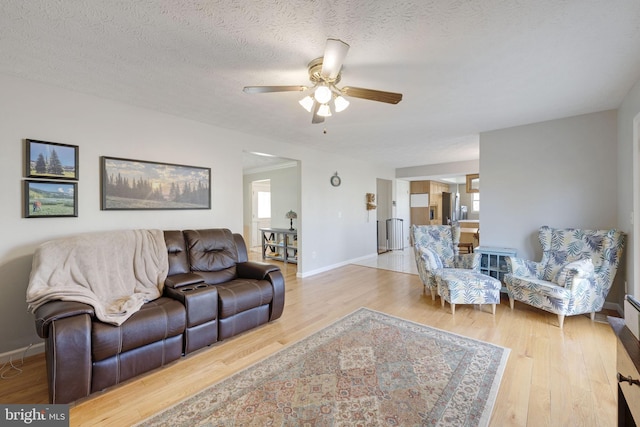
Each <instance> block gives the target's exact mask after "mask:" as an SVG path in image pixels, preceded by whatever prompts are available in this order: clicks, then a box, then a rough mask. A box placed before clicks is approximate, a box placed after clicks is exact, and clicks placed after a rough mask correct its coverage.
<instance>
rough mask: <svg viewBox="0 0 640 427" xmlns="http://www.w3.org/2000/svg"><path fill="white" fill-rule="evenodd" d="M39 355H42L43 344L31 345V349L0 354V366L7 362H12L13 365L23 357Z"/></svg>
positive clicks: (20, 349)
mask: <svg viewBox="0 0 640 427" xmlns="http://www.w3.org/2000/svg"><path fill="white" fill-rule="evenodd" d="M40 353H44V342H39V343H37V344H33V345H32V346H31V347H29V346H27V347H22V348H17V349H15V350H11V351H7V352H4V353H1V354H0V366H1V364H4V363H7V362H9V360H11V361H13V363H14V364H15V363H16V362H19V361H20V360H21V359H22V357H23V356H24V357H29V356H33V355H35V354H40Z"/></svg>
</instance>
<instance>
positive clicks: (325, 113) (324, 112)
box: [318, 104, 331, 117]
mask: <svg viewBox="0 0 640 427" xmlns="http://www.w3.org/2000/svg"><path fill="white" fill-rule="evenodd" d="M318 115H319V116H322V117H330V116H331V108H329V105H328V104H322V105H321V106H320V108H318Z"/></svg>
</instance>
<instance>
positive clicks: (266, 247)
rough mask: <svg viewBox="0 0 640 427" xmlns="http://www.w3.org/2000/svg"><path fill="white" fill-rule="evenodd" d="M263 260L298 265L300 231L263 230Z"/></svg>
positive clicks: (283, 229) (284, 229)
mask: <svg viewBox="0 0 640 427" xmlns="http://www.w3.org/2000/svg"><path fill="white" fill-rule="evenodd" d="M260 231H261V232H262V259H274V260H276V261H282V262H284V263H288V262H290V263H293V264H297V263H298V230H289V229H286V228H261V229H260Z"/></svg>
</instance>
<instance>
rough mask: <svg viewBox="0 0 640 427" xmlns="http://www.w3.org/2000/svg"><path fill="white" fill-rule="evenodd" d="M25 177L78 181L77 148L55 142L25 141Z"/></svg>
mask: <svg viewBox="0 0 640 427" xmlns="http://www.w3.org/2000/svg"><path fill="white" fill-rule="evenodd" d="M26 145H27V146H26V156H25V157H26V160H27V161H26V165H25V169H26V176H27V177H29V178H47V179H67V180H77V179H78V147H77V146H76V145H67V144H58V143H57V142H46V141H36V140H35V139H27V140H26Z"/></svg>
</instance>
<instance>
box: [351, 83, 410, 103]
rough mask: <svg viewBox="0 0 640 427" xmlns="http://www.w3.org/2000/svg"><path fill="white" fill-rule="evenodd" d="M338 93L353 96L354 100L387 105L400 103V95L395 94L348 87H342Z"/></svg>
mask: <svg viewBox="0 0 640 427" xmlns="http://www.w3.org/2000/svg"><path fill="white" fill-rule="evenodd" d="M340 91H341V92H342V94H343V95H345V96H353V97H354V98H362V99H368V100H371V101H379V102H386V103H389V104H397V103H398V102H400V101H402V94H401V93H395V92H384V91H381V90H373V89H363V88H361V87H350V86H346V87H343V88H342V89H341V90H340Z"/></svg>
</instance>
